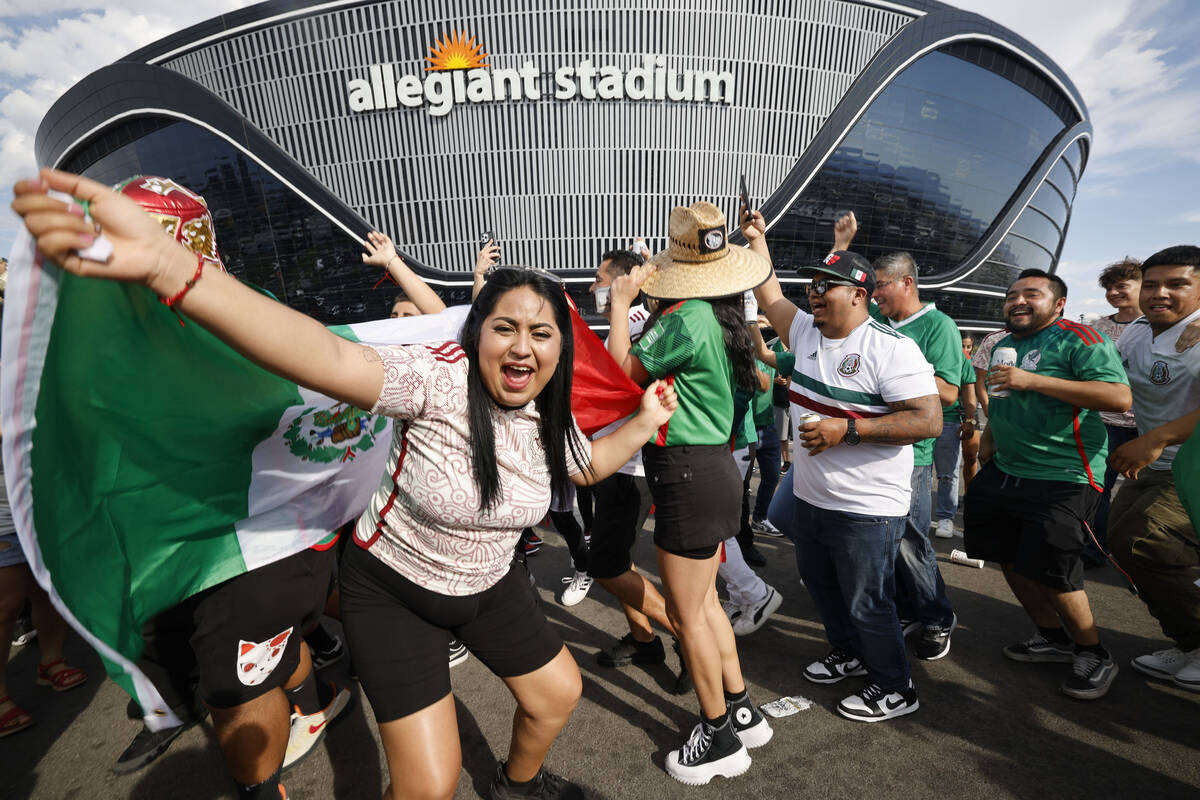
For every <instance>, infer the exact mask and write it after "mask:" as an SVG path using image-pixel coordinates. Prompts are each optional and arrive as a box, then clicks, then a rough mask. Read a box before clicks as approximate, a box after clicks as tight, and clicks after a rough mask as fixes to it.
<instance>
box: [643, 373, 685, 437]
mask: <svg viewBox="0 0 1200 800" xmlns="http://www.w3.org/2000/svg"><path fill="white" fill-rule="evenodd" d="M677 408H679V400H678V398H677V397H676V396H675V390H674V389H673V388H671V386H670V385H669V384H668V383H667V382H666V381H655V382H654V383H652V384H650V385H649V386H647V387H646V391H645V392H643V393H642V403H641V408H640V410H639V412H638V416H645V417H646V418H647V419H648V420H651V421H653V422H654V427H656V428H657V427H660V426H662V425H664V424H665V423H666V421H667V420H669V419H670V418H671V415H672V414H674V413H675V409H677Z"/></svg>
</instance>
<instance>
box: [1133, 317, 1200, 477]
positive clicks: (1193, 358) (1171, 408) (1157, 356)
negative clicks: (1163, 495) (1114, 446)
mask: <svg viewBox="0 0 1200 800" xmlns="http://www.w3.org/2000/svg"><path fill="white" fill-rule="evenodd" d="M1197 319H1200V309H1198V310H1196V311H1194V312H1192V313H1191V314H1190V315H1188V316H1187V317H1185V318H1184V319H1181V320H1180V321H1179V322H1176V323H1175V324H1174V325H1172V326H1171V327H1170V328H1167V329H1166V330H1165V331H1163V332H1162V333H1160V334H1159V335H1158V336H1157V337H1155V336H1154V332H1153V331H1152V330H1151V329H1150V323H1149V322H1147V321H1146V318H1145V317H1139V318H1138V319H1136V320H1134V321H1133V322H1131V323H1129V327H1128V328H1127V329H1126V331H1125V333H1124V334H1122V335H1121V338H1120V339H1118V340H1117V352H1118V353H1120V354H1121V364H1122V365H1123V366H1124V367H1125V374H1126V375H1128V376H1129V387H1130V388H1131V389H1132V390H1133V413H1134V416H1136V417H1137V430H1138V435H1139V436H1141V435H1143V434H1145V433H1146V432H1147V431H1149V430H1152V429H1154V428H1157V427H1159V426H1160V425H1165V424H1167V423H1168V422H1171V421H1173V420H1177V419H1179V418H1180V417H1182V416H1184V415H1186V414H1190V413H1192V412H1193V411H1195V410H1196V409H1197V408H1200V345H1198V346H1195V347H1189V348H1188V349H1187V350H1184V351H1183V352H1182V353H1176V352H1175V342H1177V341H1178V340H1179V335H1180V334H1181V333H1183V330H1184V328H1186V327H1187V326H1188V325H1190V324H1191V323H1192V322H1194V321H1195V320H1197ZM1178 451H1179V445H1177V444H1176V445H1172V446H1170V447H1168V448H1166V449H1165V450H1163V452H1162V455H1161V456H1159V458H1158V460H1157V461H1155V462H1154V463H1153V464H1151V465H1150V469H1158V470H1164V469H1170V468H1171V462H1172V461H1174V460H1175V453H1177V452H1178Z"/></svg>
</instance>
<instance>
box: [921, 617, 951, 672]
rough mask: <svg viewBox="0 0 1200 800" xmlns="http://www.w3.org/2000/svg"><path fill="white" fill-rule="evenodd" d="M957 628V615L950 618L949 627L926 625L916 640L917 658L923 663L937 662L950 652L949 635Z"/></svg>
mask: <svg viewBox="0 0 1200 800" xmlns="http://www.w3.org/2000/svg"><path fill="white" fill-rule="evenodd" d="M957 627H958V614H954V615H953V616H952V617H951V618H950V624H949V625H926V626H925V630H923V631H922V632H921V638H920V639H919V640H917V646H916V651H917V658H919V659H922V660H924V661H937V660H938V659H939V658H941V657H943V656H944V655H946V653H949V652H950V635H951V634H952V633H954V629H955V628H957Z"/></svg>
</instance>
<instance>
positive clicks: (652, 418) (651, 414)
mask: <svg viewBox="0 0 1200 800" xmlns="http://www.w3.org/2000/svg"><path fill="white" fill-rule="evenodd" d="M678 407H679V402H678V400H677V399H676V396H675V390H674V389H672V388H671V387H670V386H668V385H667V384H666V382H665V381H655V382H654V383H652V384H650V385H649V386H647V387H646V391H645V392H644V393H643V394H642V404H641V406H640V408H639V409H638V413H637V415H636V416H635V417H633V419H631V420H629V421H628V422H626V423H625V424H624V425H622V426H621V427H619V428H617V429H616V430H615V431H613V432H612V433H610V434H608V435H607V436H604V437H601V438H599V439H596V440H595V441H593V442H592V461H591V465H590V469H586V470H583V471H582V472H579V473H576V474H575V475H572V476H571V481H572V482H573V483H574V484H575V485H576V486H590V485H592V484H595V483H599V482H600V481H602V480H604V479H605V478H607V477H608V476H609V475H612V474H613V473H614V472H616V471H617V470H619V469H620V468H621V467H622V466H624V465H625V463H626V462H627V461H629V459H630V458H631V457H632V456H633V454H634V453H636V452H637V451H638V450H640V449H641V447H642V445H644V444H645V443H646V442H648V441H650V437H652V436H653V435H654V432H655V431H657V430H658V429H659V428H660V427H662V425H663V424H664V423H665V422H666V421H667V420H669V419H670V418H671V415H672V414H674V413H675V409H677V408H678Z"/></svg>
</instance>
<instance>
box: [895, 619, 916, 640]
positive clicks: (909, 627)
mask: <svg viewBox="0 0 1200 800" xmlns="http://www.w3.org/2000/svg"><path fill="white" fill-rule="evenodd" d="M900 630H901V631H902V632H903V633H904V638H905V639H907V638H908V637H909V636H912V635H913V634H914V633H916V632H917V631H919V630H921V620H919V619H916V618H911V619H910V618H908V617H901V618H900Z"/></svg>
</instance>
